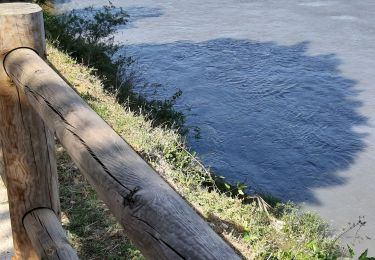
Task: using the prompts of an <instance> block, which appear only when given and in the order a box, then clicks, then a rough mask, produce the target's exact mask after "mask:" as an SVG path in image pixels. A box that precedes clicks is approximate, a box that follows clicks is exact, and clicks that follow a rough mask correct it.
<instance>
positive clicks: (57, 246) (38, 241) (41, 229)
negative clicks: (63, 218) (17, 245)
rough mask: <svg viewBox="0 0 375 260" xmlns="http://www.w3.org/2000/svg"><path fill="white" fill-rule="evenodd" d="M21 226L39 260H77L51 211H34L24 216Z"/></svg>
mask: <svg viewBox="0 0 375 260" xmlns="http://www.w3.org/2000/svg"><path fill="white" fill-rule="evenodd" d="M23 224H24V226H25V229H26V232H27V234H28V235H29V238H30V240H31V242H32V244H33V246H34V248H35V250H36V252H37V253H38V257H39V259H51V260H55V259H56V260H57V259H66V260H69V259H72V260H76V259H78V256H77V254H76V253H75V251H74V250H73V249H72V247H71V246H70V245H69V242H68V239H67V238H66V235H65V231H64V230H63V228H62V226H61V224H60V222H59V220H58V219H57V217H56V214H55V213H54V212H53V211H52V210H50V209H46V208H42V209H35V210H33V211H31V212H29V213H27V214H26V215H25V217H24V219H23Z"/></svg>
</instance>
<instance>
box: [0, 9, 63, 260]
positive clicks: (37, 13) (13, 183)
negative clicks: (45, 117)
mask: <svg viewBox="0 0 375 260" xmlns="http://www.w3.org/2000/svg"><path fill="white" fill-rule="evenodd" d="M19 47H27V48H32V49H33V50H35V51H36V52H38V53H40V54H41V55H42V56H44V51H45V41H44V28H43V17H42V12H41V9H40V7H38V6H37V5H33V4H25V3H13V4H0V126H1V127H0V143H1V150H2V156H3V157H2V161H3V164H4V173H5V175H6V178H5V179H6V183H7V192H8V198H9V208H10V216H11V224H12V235H13V245H14V258H15V259H37V258H38V257H37V255H36V252H35V251H34V250H33V248H32V244H31V242H30V240H29V238H28V236H27V234H26V231H25V228H24V226H23V224H22V218H23V216H24V215H25V214H26V213H27V212H29V211H30V210H33V209H35V208H39V207H48V208H51V209H52V210H53V211H54V212H55V213H56V214H57V215H59V214H60V206H59V199H58V185H57V170H56V162H55V155H54V139H53V135H52V133H51V132H50V131H49V130H48V129H47V127H46V126H45V125H44V122H43V121H42V120H41V118H40V117H39V115H38V114H37V113H36V112H35V110H34V109H33V108H32V107H31V106H30V103H29V102H28V100H27V98H26V96H25V94H24V92H22V91H19V90H18V89H17V88H16V87H15V86H14V85H13V84H12V83H11V81H10V79H9V78H8V76H7V74H6V73H5V70H4V67H3V61H4V58H5V56H6V55H7V54H8V53H9V52H10V51H11V50H13V49H15V48H19ZM30 51H31V50H30Z"/></svg>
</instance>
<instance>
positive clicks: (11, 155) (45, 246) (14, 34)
mask: <svg viewBox="0 0 375 260" xmlns="http://www.w3.org/2000/svg"><path fill="white" fill-rule="evenodd" d="M44 59H45V40H44V28H43V17H42V12H41V9H40V8H39V6H37V5H35V4H25V3H12V4H0V63H1V66H0V122H1V125H0V138H1V139H0V140H1V148H2V154H3V159H2V161H3V162H4V171H3V175H4V177H5V179H6V183H7V190H8V197H9V204H10V215H11V223H12V233H13V241H14V249H15V258H17V259H33V258H39V259H41V258H42V259H77V255H76V253H75V252H74V251H73V249H72V248H71V247H70V246H69V243H68V241H67V239H66V237H65V233H64V231H63V229H62V227H61V224H60V222H59V215H60V206H59V199H58V190H57V187H58V183H57V177H56V176H57V173H56V161H55V155H54V140H53V136H55V137H56V138H57V139H58V140H59V142H60V143H61V144H62V145H63V147H64V148H65V149H66V151H67V152H68V154H69V155H70V157H71V158H72V160H73V161H74V162H75V163H76V165H77V166H78V167H79V169H80V171H81V172H82V173H83V174H84V176H85V177H86V179H87V180H88V181H89V183H90V184H91V185H92V186H93V187H94V188H95V190H96V192H97V193H98V195H99V197H100V198H101V199H102V200H103V201H104V202H105V203H106V205H107V206H108V208H109V209H110V211H111V212H112V214H113V215H114V216H115V217H116V219H117V220H118V221H119V222H120V223H121V224H122V226H123V228H124V230H125V233H126V234H127V236H128V237H129V238H130V239H131V240H132V242H133V243H134V244H135V245H136V246H137V248H138V249H139V250H140V251H141V252H142V254H143V255H144V256H145V257H147V258H149V259H239V257H238V256H237V255H236V253H235V252H234V251H233V249H232V248H231V247H230V246H228V245H227V244H226V243H225V242H224V241H223V240H222V239H221V238H220V237H219V236H218V235H217V234H216V233H215V232H214V231H213V230H212V229H211V228H210V227H209V226H208V225H207V223H206V222H205V221H204V220H203V219H202V218H201V217H200V216H199V215H198V214H197V213H196V212H195V211H194V210H193V209H192V208H191V207H190V206H189V205H188V204H187V203H186V202H185V201H184V200H183V199H182V198H181V197H180V196H179V195H178V194H177V193H176V192H175V191H174V190H173V189H172V188H171V187H170V186H169V185H168V184H167V183H166V182H165V181H164V180H163V179H162V178H161V177H160V176H159V175H158V174H157V173H156V172H155V171H154V170H153V169H152V168H151V167H150V166H149V165H148V164H147V163H146V162H145V161H144V160H143V159H142V158H141V157H140V156H139V155H138V154H137V153H136V152H135V151H134V150H133V149H132V148H131V147H130V146H129V145H128V144H127V143H126V142H125V141H124V140H123V139H122V138H121V137H120V136H119V135H118V134H117V133H116V132H115V131H114V130H113V129H112V128H111V127H110V126H109V125H108V124H106V122H104V121H103V120H102V119H101V118H100V117H99V116H98V115H97V114H96V113H95V112H94V111H93V110H92V109H91V108H90V107H89V106H88V105H87V104H86V103H85V102H84V101H83V100H82V99H81V98H80V97H79V96H78V95H77V93H76V92H75V91H74V90H73V89H72V88H70V87H69V85H68V84H67V83H66V82H65V81H64V80H63V79H61V77H60V76H59V75H58V74H57V73H56V72H55V71H54V70H53V69H51V68H50V67H49V66H48V64H47V63H46V62H45V60H44Z"/></svg>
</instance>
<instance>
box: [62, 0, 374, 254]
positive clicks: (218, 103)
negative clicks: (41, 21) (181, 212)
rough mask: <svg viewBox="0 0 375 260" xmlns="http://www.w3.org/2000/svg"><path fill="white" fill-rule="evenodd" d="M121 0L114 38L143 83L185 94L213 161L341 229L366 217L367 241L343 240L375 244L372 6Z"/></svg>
mask: <svg viewBox="0 0 375 260" xmlns="http://www.w3.org/2000/svg"><path fill="white" fill-rule="evenodd" d="M103 3H105V2H104V1H100V0H97V1H68V2H66V3H65V4H61V5H58V8H59V9H60V10H64V9H65V8H68V9H70V8H78V9H80V8H83V7H85V6H88V5H90V4H94V5H96V6H100V5H101V4H103ZM114 4H115V5H119V6H123V7H124V8H125V9H126V10H127V11H128V13H129V14H130V22H129V24H128V25H126V26H122V27H120V28H119V32H118V33H117V34H116V40H117V41H119V42H120V43H123V48H122V50H121V51H120V52H126V54H128V55H131V56H133V57H135V58H136V60H137V62H136V64H134V66H135V68H136V70H137V71H139V72H140V73H139V74H138V77H139V79H140V84H139V86H137V90H138V91H139V92H141V93H144V94H146V95H147V96H149V98H159V99H164V98H168V97H170V96H172V95H173V94H174V93H175V92H176V91H178V90H181V91H182V96H181V97H180V99H179V100H178V102H177V104H176V109H177V110H179V111H182V112H184V114H185V115H186V124H187V126H188V127H189V128H190V129H191V131H190V132H189V134H188V136H187V141H188V144H189V146H190V147H191V148H192V149H193V150H195V151H197V152H198V155H199V157H200V158H201V159H202V160H203V162H204V163H205V165H208V166H210V167H211V169H212V170H213V171H214V172H215V173H217V174H219V175H223V176H225V177H226V178H227V179H228V180H230V181H232V182H236V181H241V182H245V183H246V184H248V185H249V187H250V188H249V189H250V190H263V191H266V192H269V193H271V194H273V195H275V196H278V197H280V198H283V199H285V200H292V201H294V202H297V203H301V204H302V205H304V206H305V207H306V208H308V209H312V210H315V211H317V212H318V213H319V214H320V215H321V216H323V217H324V218H326V219H327V220H329V221H332V223H333V224H334V225H335V226H336V227H341V226H344V225H345V224H346V223H347V222H348V221H351V222H354V221H356V219H357V218H358V216H359V215H361V216H362V215H364V216H365V217H366V220H367V221H368V224H367V225H366V227H365V228H363V229H362V230H361V232H359V234H360V236H361V237H362V238H363V239H357V238H355V237H354V232H352V233H348V234H346V236H345V239H346V241H347V242H348V243H354V244H358V243H360V245H359V250H360V249H361V248H365V247H368V248H370V252H371V253H373V252H374V251H371V249H375V246H374V244H375V242H373V239H371V240H370V239H368V238H367V237H366V236H368V237H375V203H374V200H373V190H374V189H373V187H372V186H373V184H374V183H375V174H374V172H373V170H372V169H373V168H374V166H375V163H374V162H373V161H374V160H373V158H375V134H374V133H375V131H374V130H375V129H374V126H375V102H374V100H375V89H374V82H375V71H374V70H375V69H374V68H375V48H374V47H373V43H374V42H375V16H374V15H373V14H374V13H375V2H373V1H370V0H365V1H358V2H355V1H349V0H342V1H302V0H285V1H276V0H270V1H261V0H226V1H221V0H207V1H198V0H192V1H183V2H181V1H166V0H162V1H158V2H155V1H151V0H138V1H135V0H131V1H114ZM144 82H148V83H151V85H153V83H155V84H156V85H158V84H160V86H159V87H157V88H156V89H155V88H154V87H152V88H151V87H148V88H144V84H143V83H144ZM155 91H156V93H155Z"/></svg>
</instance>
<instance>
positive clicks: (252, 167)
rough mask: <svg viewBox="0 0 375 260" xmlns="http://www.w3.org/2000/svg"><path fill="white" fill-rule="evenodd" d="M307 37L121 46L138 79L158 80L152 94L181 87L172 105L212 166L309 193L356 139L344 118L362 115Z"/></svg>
mask: <svg viewBox="0 0 375 260" xmlns="http://www.w3.org/2000/svg"><path fill="white" fill-rule="evenodd" d="M307 46H308V43H306V42H303V43H299V44H295V45H292V46H280V45H277V44H275V43H272V42H251V41H247V40H234V39H216V40H210V41H206V42H198V43H193V42H187V41H181V42H175V43H168V44H140V45H131V46H127V52H128V53H131V54H133V55H134V56H135V57H136V58H137V59H138V64H139V66H140V68H141V70H142V74H143V75H146V76H147V79H146V80H147V81H152V82H157V83H161V84H162V85H164V88H161V89H159V90H158V95H159V98H163V97H168V96H171V95H172V94H173V93H174V92H175V91H176V90H177V88H179V89H181V90H182V91H183V95H182V98H181V99H180V100H179V103H178V107H177V108H178V109H180V110H183V111H185V112H186V114H187V118H186V119H187V124H188V126H190V127H196V126H198V127H199V128H200V131H201V132H200V136H201V138H200V139H196V138H193V134H194V133H191V135H190V136H189V140H188V141H189V144H190V146H191V147H192V148H193V149H194V150H196V151H197V152H198V154H199V155H200V157H201V158H202V159H203V161H204V162H205V163H206V164H207V165H210V166H211V167H212V169H213V170H214V172H216V173H218V174H220V175H223V176H226V177H227V178H228V179H230V180H232V181H246V182H247V183H248V184H249V185H251V187H252V188H255V189H261V190H266V191H270V192H271V193H272V194H274V195H276V196H280V197H282V198H285V199H293V200H294V201H297V202H301V201H306V200H307V201H309V202H312V203H319V201H318V200H316V199H315V198H314V196H313V194H312V193H311V190H310V189H311V188H316V187H326V186H335V185H340V184H343V183H345V181H346V179H345V177H339V176H338V175H337V174H336V173H337V171H338V170H342V169H345V168H347V167H349V165H350V163H352V161H353V159H354V156H355V154H356V153H357V152H359V151H360V150H361V149H363V147H364V144H363V143H362V141H361V139H362V136H360V135H359V134H358V133H355V132H354V131H353V127H354V126H358V125H362V124H364V123H365V118H363V117H362V116H360V115H359V114H357V112H356V109H357V108H358V107H359V106H360V103H359V102H358V101H355V96H356V92H355V90H354V88H353V86H354V85H355V82H354V81H353V80H351V79H348V78H345V77H343V76H342V75H340V72H339V71H338V69H337V67H338V65H339V63H340V61H339V60H338V59H337V58H336V57H335V55H333V54H332V55H318V56H308V55H306V53H305V52H306V49H307ZM142 91H145V90H144V89H143V90H142ZM149 91H152V90H149ZM146 92H147V90H146ZM186 107H188V108H189V109H188V110H186V109H185V108H186Z"/></svg>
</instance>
